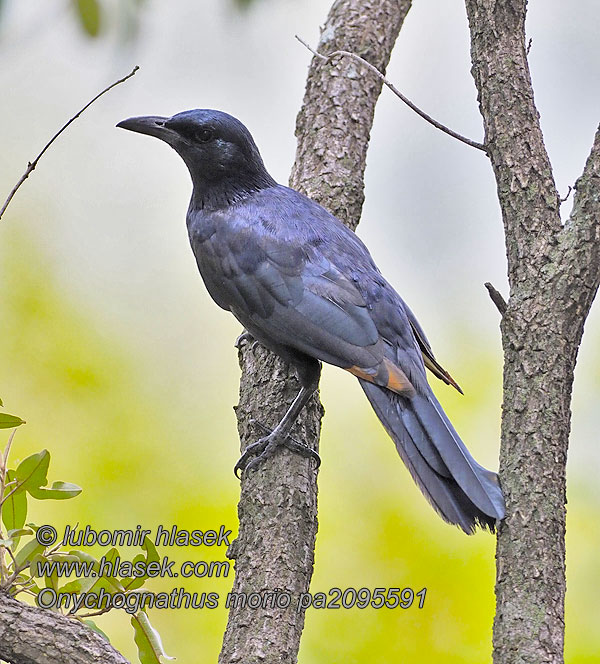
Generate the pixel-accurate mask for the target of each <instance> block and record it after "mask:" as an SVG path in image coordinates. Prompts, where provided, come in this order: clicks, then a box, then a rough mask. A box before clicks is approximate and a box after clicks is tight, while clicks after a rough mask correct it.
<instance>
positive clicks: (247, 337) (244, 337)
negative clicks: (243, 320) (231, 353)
mask: <svg viewBox="0 0 600 664" xmlns="http://www.w3.org/2000/svg"><path fill="white" fill-rule="evenodd" d="M252 340H254V337H253V336H252V335H251V334H250V332H248V330H244V331H243V332H242V333H241V334H240V335H239V337H238V338H237V339H236V340H235V341H234V342H233V347H234V348H237V349H238V350H239V349H240V348H241V347H242V344H243V343H244V342H247V343H250V341H252Z"/></svg>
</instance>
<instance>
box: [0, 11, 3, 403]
mask: <svg viewBox="0 0 600 664" xmlns="http://www.w3.org/2000/svg"><path fill="white" fill-rule="evenodd" d="M0 5H2V1H1V0H0ZM0 406H4V404H3V403H2V399H0Z"/></svg>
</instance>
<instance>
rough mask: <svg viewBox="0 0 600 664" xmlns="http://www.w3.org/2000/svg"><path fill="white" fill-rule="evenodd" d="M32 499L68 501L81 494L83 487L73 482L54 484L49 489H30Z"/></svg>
mask: <svg viewBox="0 0 600 664" xmlns="http://www.w3.org/2000/svg"><path fill="white" fill-rule="evenodd" d="M28 491H29V494H30V495H31V497H32V498H37V500H66V499H67V498H74V497H75V496H78V495H79V494H80V493H81V487H79V486H77V484H71V482H53V483H52V486H51V487H50V488H49V489H44V488H43V487H37V488H33V487H31V488H30V489H28Z"/></svg>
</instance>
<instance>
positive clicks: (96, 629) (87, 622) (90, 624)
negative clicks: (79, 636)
mask: <svg viewBox="0 0 600 664" xmlns="http://www.w3.org/2000/svg"><path fill="white" fill-rule="evenodd" d="M81 622H82V623H83V624H84V625H87V626H88V627H89V628H90V629H91V630H92V631H93V632H96V634H100V636H101V637H102V638H103V639H106V640H107V641H108V642H109V643H110V639H109V638H108V636H107V635H106V634H105V633H104V632H103V631H102V630H101V629H100V628H99V627H98V625H96V623H95V622H94V621H93V620H90V619H89V618H86V619H85V620H82V621H81Z"/></svg>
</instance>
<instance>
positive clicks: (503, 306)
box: [483, 281, 508, 316]
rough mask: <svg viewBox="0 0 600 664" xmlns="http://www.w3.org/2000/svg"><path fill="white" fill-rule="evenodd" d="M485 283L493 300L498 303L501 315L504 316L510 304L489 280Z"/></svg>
mask: <svg viewBox="0 0 600 664" xmlns="http://www.w3.org/2000/svg"><path fill="white" fill-rule="evenodd" d="M483 285H484V286H485V287H486V288H487V291H488V293H489V294H490V297H491V298H492V302H493V303H494V304H495V305H496V309H498V311H499V312H500V315H501V316H504V314H505V313H506V308H507V306H508V305H507V304H506V300H505V299H504V298H503V297H502V294H501V293H500V292H499V291H497V290H496V289H495V288H494V287H493V286H492V284H490V282H489V281H486V282H485V284H483Z"/></svg>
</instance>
